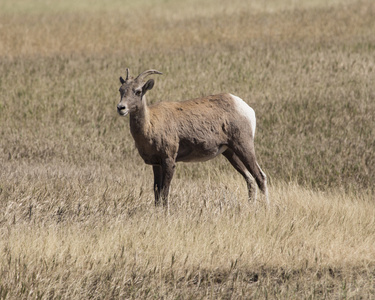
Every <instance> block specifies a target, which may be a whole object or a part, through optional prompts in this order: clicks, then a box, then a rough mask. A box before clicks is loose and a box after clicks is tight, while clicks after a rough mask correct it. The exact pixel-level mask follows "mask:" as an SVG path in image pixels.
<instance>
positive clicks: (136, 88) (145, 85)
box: [117, 69, 162, 116]
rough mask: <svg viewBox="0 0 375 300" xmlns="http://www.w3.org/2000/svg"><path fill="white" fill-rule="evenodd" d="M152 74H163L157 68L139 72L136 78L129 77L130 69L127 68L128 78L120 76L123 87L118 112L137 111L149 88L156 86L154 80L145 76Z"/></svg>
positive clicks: (124, 114)
mask: <svg viewBox="0 0 375 300" xmlns="http://www.w3.org/2000/svg"><path fill="white" fill-rule="evenodd" d="M152 74H160V75H161V74H162V73H161V72H159V71H156V70H147V71H144V72H143V73H141V74H139V75H138V76H137V77H136V78H135V79H133V78H132V77H129V69H126V79H123V78H122V77H120V82H121V87H120V89H119V92H120V95H121V100H120V103H119V104H118V105H117V112H118V113H119V114H120V115H121V116H126V115H127V114H128V113H131V112H135V111H137V110H138V109H139V108H140V107H141V106H142V105H143V104H142V97H143V96H144V95H145V94H146V92H147V91H148V90H151V89H152V88H153V87H154V80H153V79H149V80H147V81H145V78H146V77H147V76H149V75H152Z"/></svg>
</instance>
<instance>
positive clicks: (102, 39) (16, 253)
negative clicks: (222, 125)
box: [0, 0, 375, 299]
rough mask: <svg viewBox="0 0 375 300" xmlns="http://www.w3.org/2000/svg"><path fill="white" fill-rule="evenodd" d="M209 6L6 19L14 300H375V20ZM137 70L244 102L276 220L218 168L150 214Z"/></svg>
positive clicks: (3, 129)
mask: <svg viewBox="0 0 375 300" xmlns="http://www.w3.org/2000/svg"><path fill="white" fill-rule="evenodd" d="M197 2H198V1H193V2H186V3H185V2H181V1H177V0H174V1H156V0H155V1H139V2H131V3H130V2H129V1H127V2H126V1H125V2H122V1H121V2H120V1H116V0H113V1H111V3H107V2H95V3H93V4H92V3H90V2H88V1H87V2H86V1H81V2H77V1H76V2H73V1H64V2H61V3H60V2H56V3H53V5H51V3H52V2H48V1H37V2H33V5H32V6H30V3H29V1H22V0H18V1H15V2H10V1H3V2H2V3H1V4H0V11H1V13H0V23H1V25H0V41H1V42H0V91H1V94H0V165H1V169H0V299H8V298H10V299H19V298H41V299H47V298H66V299H67V298H69V299H82V298H98V299H103V298H152V297H153V298H155V297H156V298H160V297H164V298H178V297H180V298H189V297H190V298H209V297H213V298H230V297H233V298H267V297H279V298H309V297H310V298H327V297H335V298H345V297H348V298H350V297H358V298H359V297H363V298H371V297H374V294H375V291H374V274H375V273H374V272H375V271H374V257H375V255H374V254H375V253H374V250H373V249H375V239H374V236H375V224H374V218H373V216H374V210H375V208H374V184H373V178H374V175H375V174H374V169H375V159H374V155H373V149H374V147H375V139H374V136H375V132H374V128H375V126H374V125H375V119H374V118H375V117H374V116H375V101H374V100H375V99H374V98H375V90H374V79H375V76H374V71H375V69H374V64H375V60H374V55H373V54H374V50H375V39H374V35H373V32H374V29H375V19H374V18H373V15H374V13H375V5H374V4H373V3H372V1H365V0H364V1H345V2H342V1H333V0H332V1H318V0H317V1H300V2H299V3H298V5H297V4H296V2H294V1H276V0H275V1H267V2H266V4H265V3H264V2H262V1H251V2H244V1H237V0H235V1H230V2H228V1H219V2H216V1H207V2H206V3H205V5H203V6H202V5H199V6H197ZM199 3H200V2H199ZM126 67H129V68H130V71H131V72H132V73H133V74H134V73H138V72H141V71H143V70H145V69H148V68H155V69H158V70H160V71H162V72H163V76H160V77H158V78H155V80H156V84H155V87H154V89H153V90H152V91H151V92H150V94H149V97H148V101H149V102H150V103H153V102H156V101H160V100H165V101H170V100H180V99H186V98H191V97H197V96H201V95H206V94H211V93H218V92H223V91H228V92H231V93H233V94H236V95H238V96H240V97H241V98H243V99H244V100H245V101H246V102H248V103H249V104H250V105H251V106H252V107H253V108H254V109H255V111H256V113H257V120H258V122H257V133H256V151H257V155H258V159H259V161H260V164H261V166H262V169H264V171H265V172H266V174H267V175H268V177H269V178H270V181H271V187H270V198H271V203H272V204H271V207H270V208H268V209H267V208H265V207H263V204H262V199H260V202H259V203H258V204H257V205H253V204H251V203H248V202H247V201H246V187H245V183H244V181H243V179H242V178H241V177H240V176H239V175H238V174H236V172H235V170H233V169H232V168H231V167H230V165H229V164H228V163H227V162H226V161H225V159H223V158H218V159H216V160H214V161H209V162H207V163H204V164H202V163H201V164H180V165H178V166H177V171H176V175H175V178H174V179H173V182H172V191H171V200H170V202H171V208H170V211H169V214H166V213H165V212H164V211H163V210H159V209H156V208H154V207H153V204H152V203H153V195H152V180H153V179H152V174H151V169H150V167H149V166H146V165H144V164H143V162H142V160H141V159H140V157H139V156H138V153H137V151H136V149H135V148H134V143H133V141H132V138H131V136H130V133H129V128H128V124H127V123H128V122H127V120H125V119H123V118H119V117H118V116H117V114H116V109H115V106H116V104H117V102H118V100H119V98H118V97H119V95H118V92H117V90H118V87H119V83H118V77H119V76H120V75H123V73H124V71H125V68H126Z"/></svg>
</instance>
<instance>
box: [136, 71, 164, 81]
mask: <svg viewBox="0 0 375 300" xmlns="http://www.w3.org/2000/svg"><path fill="white" fill-rule="evenodd" d="M152 74H159V75H162V74H163V73H162V72H159V71H156V70H147V71H144V72H142V73H141V74H139V75H138V76H137V78H136V79H134V80H139V79H143V78H144V77H146V76H149V75H152Z"/></svg>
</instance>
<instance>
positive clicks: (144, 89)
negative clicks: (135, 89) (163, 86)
mask: <svg viewBox="0 0 375 300" xmlns="http://www.w3.org/2000/svg"><path fill="white" fill-rule="evenodd" d="M154 83H155V81H154V79H149V80H148V81H147V82H146V83H145V85H144V86H143V87H142V94H143V95H144V94H146V92H147V91H149V90H151V89H152V88H153V87H154Z"/></svg>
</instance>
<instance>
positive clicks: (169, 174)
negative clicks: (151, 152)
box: [161, 158, 176, 208]
mask: <svg viewBox="0 0 375 300" xmlns="http://www.w3.org/2000/svg"><path fill="white" fill-rule="evenodd" d="M175 167H176V163H175V161H174V159H172V158H167V159H165V160H163V161H162V165H161V168H162V174H163V175H162V177H163V183H162V187H161V198H162V199H163V206H164V207H165V208H168V194H169V186H170V185H171V181H172V178H173V174H174V170H175Z"/></svg>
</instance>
